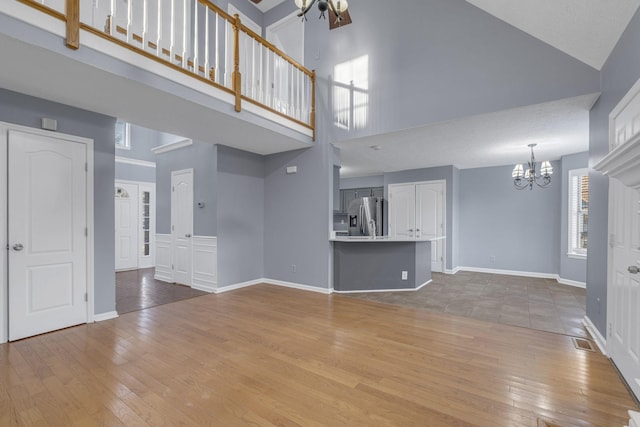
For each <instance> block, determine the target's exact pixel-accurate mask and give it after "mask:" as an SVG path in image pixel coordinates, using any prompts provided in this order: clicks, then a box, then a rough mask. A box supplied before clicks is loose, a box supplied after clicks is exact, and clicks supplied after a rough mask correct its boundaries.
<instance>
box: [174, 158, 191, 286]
mask: <svg viewBox="0 0 640 427" xmlns="http://www.w3.org/2000/svg"><path fill="white" fill-rule="evenodd" d="M192 235H193V169H185V170H181V171H173V172H171V237H172V264H173V281H174V282H176V283H181V284H183V285H189V286H191V270H192V261H191V253H192V248H191V236H192Z"/></svg>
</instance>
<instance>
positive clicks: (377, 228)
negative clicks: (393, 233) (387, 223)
mask: <svg viewBox="0 0 640 427" xmlns="http://www.w3.org/2000/svg"><path fill="white" fill-rule="evenodd" d="M347 216H348V219H349V236H382V235H383V225H384V222H383V216H384V209H383V199H379V198H377V197H360V198H358V199H354V200H352V201H351V203H349V208H348V209H347Z"/></svg>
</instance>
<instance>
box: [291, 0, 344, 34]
mask: <svg viewBox="0 0 640 427" xmlns="http://www.w3.org/2000/svg"><path fill="white" fill-rule="evenodd" d="M294 1H295V3H296V6H297V7H298V9H300V13H299V14H298V16H300V17H302V19H303V20H304V21H306V20H307V12H308V11H309V10H310V9H311V7H312V6H313V5H314V4H315V3H316V0H294ZM348 7H349V3H348V2H347V0H318V10H319V11H320V17H319V18H318V19H322V18H324V19H327V16H326V15H325V12H327V11H329V15H330V16H332V17H335V20H334V19H331V20H329V28H330V29H334V28H336V27H340V26H344V25H347V24H350V23H351V17H350V16H349V11H348V10H347V8H348Z"/></svg>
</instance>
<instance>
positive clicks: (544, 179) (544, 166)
mask: <svg viewBox="0 0 640 427" xmlns="http://www.w3.org/2000/svg"><path fill="white" fill-rule="evenodd" d="M536 145H538V144H529V147H530V148H531V160H530V161H529V164H528V166H527V170H525V169H524V167H523V166H522V164H518V165H516V166H515V167H514V168H513V172H512V173H511V177H512V178H513V186H514V187H516V188H517V189H518V190H524V189H525V188H529V190H533V184H534V183H535V184H536V185H537V186H538V187H541V188H546V187H548V186H549V184H551V175H552V174H553V167H552V166H551V162H549V161H548V160H545V161H544V162H542V163H541V164H540V172H539V173H538V171H537V170H536V158H535V156H534V155H533V147H535V146H536Z"/></svg>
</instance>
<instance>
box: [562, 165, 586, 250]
mask: <svg viewBox="0 0 640 427" xmlns="http://www.w3.org/2000/svg"><path fill="white" fill-rule="evenodd" d="M584 175H586V176H589V169H588V168H581V169H571V170H570V171H569V172H568V176H569V179H568V193H567V201H566V203H567V205H568V209H567V213H568V215H567V220H568V222H567V256H568V257H569V258H574V259H587V249H577V248H576V249H574V248H573V242H572V236H571V234H572V231H573V225H574V224H573V222H574V217H573V206H572V200H571V195H572V191H573V178H574V177H576V176H584Z"/></svg>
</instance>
